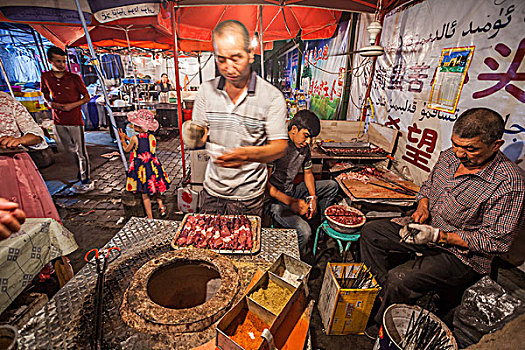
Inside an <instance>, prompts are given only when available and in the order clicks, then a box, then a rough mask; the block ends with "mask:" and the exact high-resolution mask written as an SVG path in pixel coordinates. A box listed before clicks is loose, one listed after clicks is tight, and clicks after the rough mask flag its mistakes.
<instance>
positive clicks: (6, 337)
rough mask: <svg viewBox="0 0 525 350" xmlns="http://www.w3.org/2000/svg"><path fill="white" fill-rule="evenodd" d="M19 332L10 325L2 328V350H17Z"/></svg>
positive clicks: (0, 341) (0, 347) (0, 339)
mask: <svg viewBox="0 0 525 350" xmlns="http://www.w3.org/2000/svg"><path fill="white" fill-rule="evenodd" d="M17 338H18V330H17V329H16V328H15V327H13V326H9V325H1V326H0V350H15V349H17V348H18V345H17Z"/></svg>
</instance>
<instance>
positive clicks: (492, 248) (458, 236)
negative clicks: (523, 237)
mask: <svg viewBox="0 0 525 350" xmlns="http://www.w3.org/2000/svg"><path fill="white" fill-rule="evenodd" d="M524 202H525V193H524V192H523V191H512V192H509V193H506V194H505V195H503V196H499V197H498V198H492V199H490V200H489V202H488V203H487V204H486V205H485V207H486V208H487V209H486V210H482V211H481V214H480V215H481V216H482V225H481V228H480V229H476V230H473V231H468V232H467V231H458V232H447V233H445V234H444V233H443V232H440V237H443V236H444V235H448V238H447V241H446V242H447V243H448V244H452V245H457V246H460V247H464V248H468V250H469V251H470V252H484V253H491V254H503V253H506V252H508V251H509V249H510V246H511V244H512V241H513V240H514V238H515V237H516V235H517V234H518V231H519V229H520V226H521V225H522V224H523V215H524Z"/></svg>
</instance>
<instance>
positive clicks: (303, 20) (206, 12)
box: [175, 5, 341, 50]
mask: <svg viewBox="0 0 525 350" xmlns="http://www.w3.org/2000/svg"><path fill="white" fill-rule="evenodd" d="M260 8H261V7H260V6H257V5H216V6H195V7H181V8H177V12H176V17H175V18H176V21H177V29H178V36H179V39H180V40H181V48H182V49H183V50H187V48H185V46H191V45H199V46H201V48H202V47H203V48H206V49H207V50H212V46H211V31H212V29H213V28H214V27H215V26H216V25H217V24H218V23H220V22H222V21H225V20H230V19H234V20H238V21H240V22H242V23H243V24H244V25H245V26H246V28H247V29H248V32H249V33H250V35H254V33H255V32H259V33H260V32H261V28H259V16H260ZM340 18H341V11H334V10H325V9H315V8H307V7H281V6H274V5H265V6H263V7H262V29H263V30H262V32H263V40H264V42H265V43H268V42H272V41H275V40H284V39H290V38H294V37H296V36H297V34H298V33H299V31H300V30H301V37H302V38H303V39H312V40H314V39H324V38H329V37H331V36H332V35H333V34H334V32H335V30H336V28H337V24H338V23H339V19H340Z"/></svg>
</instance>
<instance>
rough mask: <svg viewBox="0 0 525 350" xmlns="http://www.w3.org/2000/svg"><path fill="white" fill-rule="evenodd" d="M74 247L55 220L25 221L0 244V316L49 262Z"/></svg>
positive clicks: (70, 251) (76, 246)
mask: <svg viewBox="0 0 525 350" xmlns="http://www.w3.org/2000/svg"><path fill="white" fill-rule="evenodd" d="M77 248H78V245H77V243H76V241H75V239H74V237H73V234H72V233H71V232H70V231H69V230H68V229H67V228H65V227H64V226H62V225H61V224H59V223H58V222H57V221H56V220H54V219H27V220H26V222H25V223H24V224H23V225H22V228H21V229H20V231H19V232H17V233H15V234H13V235H11V237H9V238H8V239H4V240H2V241H0V313H2V312H3V311H4V310H5V309H6V308H7V307H8V306H9V305H10V304H11V302H13V300H14V299H15V298H16V297H17V296H18V295H19V294H20V293H21V292H22V291H23V290H24V288H26V286H27V285H28V284H29V283H31V281H32V280H33V278H34V277H35V276H36V275H37V274H38V273H39V272H40V271H41V270H42V268H43V267H44V266H45V265H46V264H47V263H48V262H50V261H52V260H53V259H56V258H59V257H61V256H65V255H68V254H70V253H72V252H74V251H75V250H76V249H77Z"/></svg>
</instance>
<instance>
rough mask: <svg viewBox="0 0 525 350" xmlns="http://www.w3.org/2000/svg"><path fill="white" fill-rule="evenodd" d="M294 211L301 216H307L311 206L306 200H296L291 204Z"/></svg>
mask: <svg viewBox="0 0 525 350" xmlns="http://www.w3.org/2000/svg"><path fill="white" fill-rule="evenodd" d="M290 208H291V209H292V211H293V212H294V213H296V214H299V215H301V216H302V215H306V214H307V213H308V209H309V208H310V206H309V205H308V203H306V201H305V200H304V199H296V200H294V201H293V202H292V203H291V204H290Z"/></svg>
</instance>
